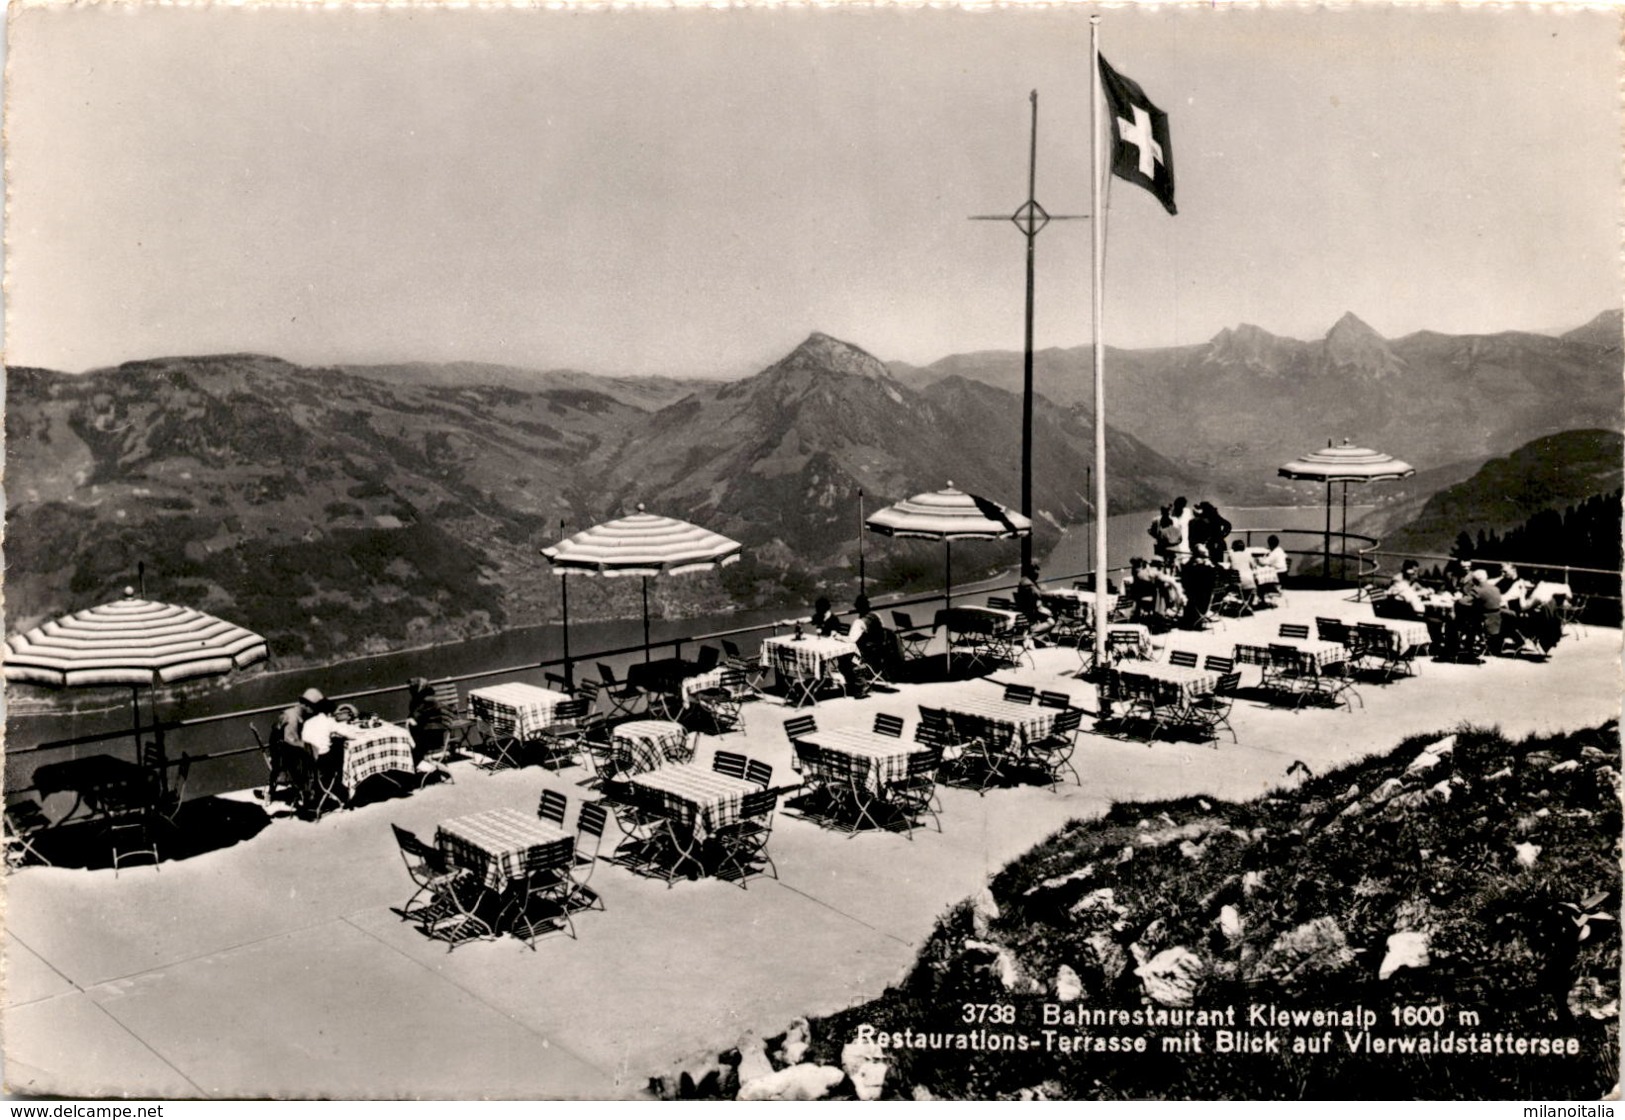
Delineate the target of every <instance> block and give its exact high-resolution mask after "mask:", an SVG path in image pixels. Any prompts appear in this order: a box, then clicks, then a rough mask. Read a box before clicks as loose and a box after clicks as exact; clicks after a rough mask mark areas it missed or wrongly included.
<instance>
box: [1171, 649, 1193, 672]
mask: <svg viewBox="0 0 1625 1120" xmlns="http://www.w3.org/2000/svg"><path fill="white" fill-rule="evenodd" d="M1168 664H1170V665H1178V666H1180V667H1181V668H1184V669H1194V668H1196V654H1195V653H1193V652H1191V651H1190V650H1188V649H1176V650H1172V651H1170V652H1169V654H1168Z"/></svg>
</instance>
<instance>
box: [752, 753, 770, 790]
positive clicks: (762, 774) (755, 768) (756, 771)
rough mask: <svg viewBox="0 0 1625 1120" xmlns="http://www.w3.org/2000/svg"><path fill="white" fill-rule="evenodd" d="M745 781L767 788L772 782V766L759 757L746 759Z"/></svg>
mask: <svg viewBox="0 0 1625 1120" xmlns="http://www.w3.org/2000/svg"><path fill="white" fill-rule="evenodd" d="M745 781H747V782H750V783H751V784H752V785H758V786H761V787H762V788H764V789H765V788H767V787H768V786H770V785H772V784H773V766H772V764H771V763H767V762H763V761H762V760H761V759H759V758H752V759H747V760H746V762H745Z"/></svg>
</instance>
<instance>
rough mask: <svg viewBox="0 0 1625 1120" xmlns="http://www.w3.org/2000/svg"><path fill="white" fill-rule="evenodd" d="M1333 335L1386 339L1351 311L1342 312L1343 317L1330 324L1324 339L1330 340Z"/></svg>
mask: <svg viewBox="0 0 1625 1120" xmlns="http://www.w3.org/2000/svg"><path fill="white" fill-rule="evenodd" d="M1334 336H1341V337H1345V338H1375V339H1377V340H1378V341H1386V340H1385V339H1383V337H1382V335H1380V334H1378V333H1377V332H1376V330H1375V329H1374V328H1373V327H1372V326H1371V325H1370V324H1369V323H1367V322H1366V321H1365V320H1364V319H1362V318H1360V317H1359V316H1358V315H1356V314H1355V313H1354V312H1352V311H1345V312H1343V317H1342V318H1341V319H1339V320H1337V322H1335V323H1333V324H1332V329H1331V330H1329V331H1327V332H1326V340H1327V341H1328V342H1330V341H1331V340H1332V338H1333V337H1334Z"/></svg>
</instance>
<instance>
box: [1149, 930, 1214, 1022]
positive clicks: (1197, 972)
mask: <svg viewBox="0 0 1625 1120" xmlns="http://www.w3.org/2000/svg"><path fill="white" fill-rule="evenodd" d="M1206 971H1207V969H1206V966H1204V965H1203V964H1202V958H1201V957H1198V956H1197V955H1196V954H1195V953H1193V952H1191V951H1190V950H1189V949H1187V948H1185V947H1184V946H1182V945H1176V946H1175V947H1173V948H1172V949H1164V950H1163V951H1162V952H1160V953H1158V954H1157V955H1156V956H1154V957H1152V958H1151V959H1150V960H1148V961H1146V962H1145V963H1144V964H1142V965H1140V967H1138V968H1136V969H1135V970H1134V975H1136V976H1138V977H1139V978H1140V984H1141V986H1142V987H1143V988H1144V990H1145V995H1146V998H1147V999H1149V1000H1150V1001H1151V1002H1152V1003H1156V1004H1160V1005H1162V1006H1163V1007H1189V1006H1191V1004H1192V1003H1193V1002H1195V999H1196V989H1197V988H1198V987H1199V986H1200V985H1201V983H1202V975H1203V973H1205V972H1206Z"/></svg>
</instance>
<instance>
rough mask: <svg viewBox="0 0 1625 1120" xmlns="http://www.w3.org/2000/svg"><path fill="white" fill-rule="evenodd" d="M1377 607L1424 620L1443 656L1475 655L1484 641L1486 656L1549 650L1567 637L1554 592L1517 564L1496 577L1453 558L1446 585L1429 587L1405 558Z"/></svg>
mask: <svg viewBox="0 0 1625 1120" xmlns="http://www.w3.org/2000/svg"><path fill="white" fill-rule="evenodd" d="M1373 609H1374V610H1375V611H1376V612H1377V613H1378V614H1379V615H1386V616H1390V617H1393V616H1400V617H1412V618H1418V619H1421V620H1423V621H1425V622H1426V623H1427V625H1428V633H1429V636H1430V638H1431V639H1432V642H1433V648H1434V650H1435V652H1436V653H1438V654H1439V655H1440V656H1444V657H1467V656H1471V654H1472V648H1471V647H1473V646H1474V645H1476V643H1477V642H1478V640H1479V639H1480V637H1482V640H1483V643H1484V649H1485V652H1487V653H1490V654H1499V653H1501V652H1502V651H1503V650H1506V649H1513V650H1515V649H1517V648H1518V647H1519V646H1521V645H1522V644H1523V643H1524V642H1525V641H1530V642H1533V643H1534V644H1535V645H1537V646H1538V647H1539V648H1540V649H1541V650H1542V652H1548V651H1550V650H1551V648H1552V647H1553V646H1555V645H1557V643H1558V641H1559V640H1560V639H1561V638H1562V636H1563V622H1562V619H1561V617H1559V615H1558V611H1557V606H1556V604H1555V603H1554V602H1553V600H1552V597H1551V594H1550V593H1549V591H1547V590H1546V589H1544V588H1542V587H1540V586H1539V585H1537V584H1534V583H1531V582H1530V581H1529V580H1526V579H1524V578H1522V577H1521V576H1520V575H1519V574H1518V569H1517V568H1516V567H1515V566H1513V565H1512V564H1502V565H1500V573H1499V574H1498V575H1497V576H1495V577H1494V578H1491V576H1490V574H1489V572H1488V571H1487V570H1486V569H1484V568H1481V567H1468V565H1466V564H1464V563H1462V562H1461V561H1460V560H1452V561H1450V562H1449V564H1447V565H1446V566H1445V569H1444V574H1443V579H1442V585H1441V586H1438V587H1429V586H1427V585H1426V584H1425V583H1424V582H1423V580H1422V566H1421V564H1420V563H1418V562H1417V561H1415V560H1406V561H1405V562H1404V563H1403V564H1402V565H1400V569H1399V574H1398V575H1396V576H1394V578H1393V580H1392V581H1390V583H1389V585H1388V587H1387V589H1386V590H1385V591H1384V592H1383V594H1382V595H1381V597H1380V598H1379V599H1378V600H1377V601H1376V603H1375V604H1374V605H1373Z"/></svg>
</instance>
